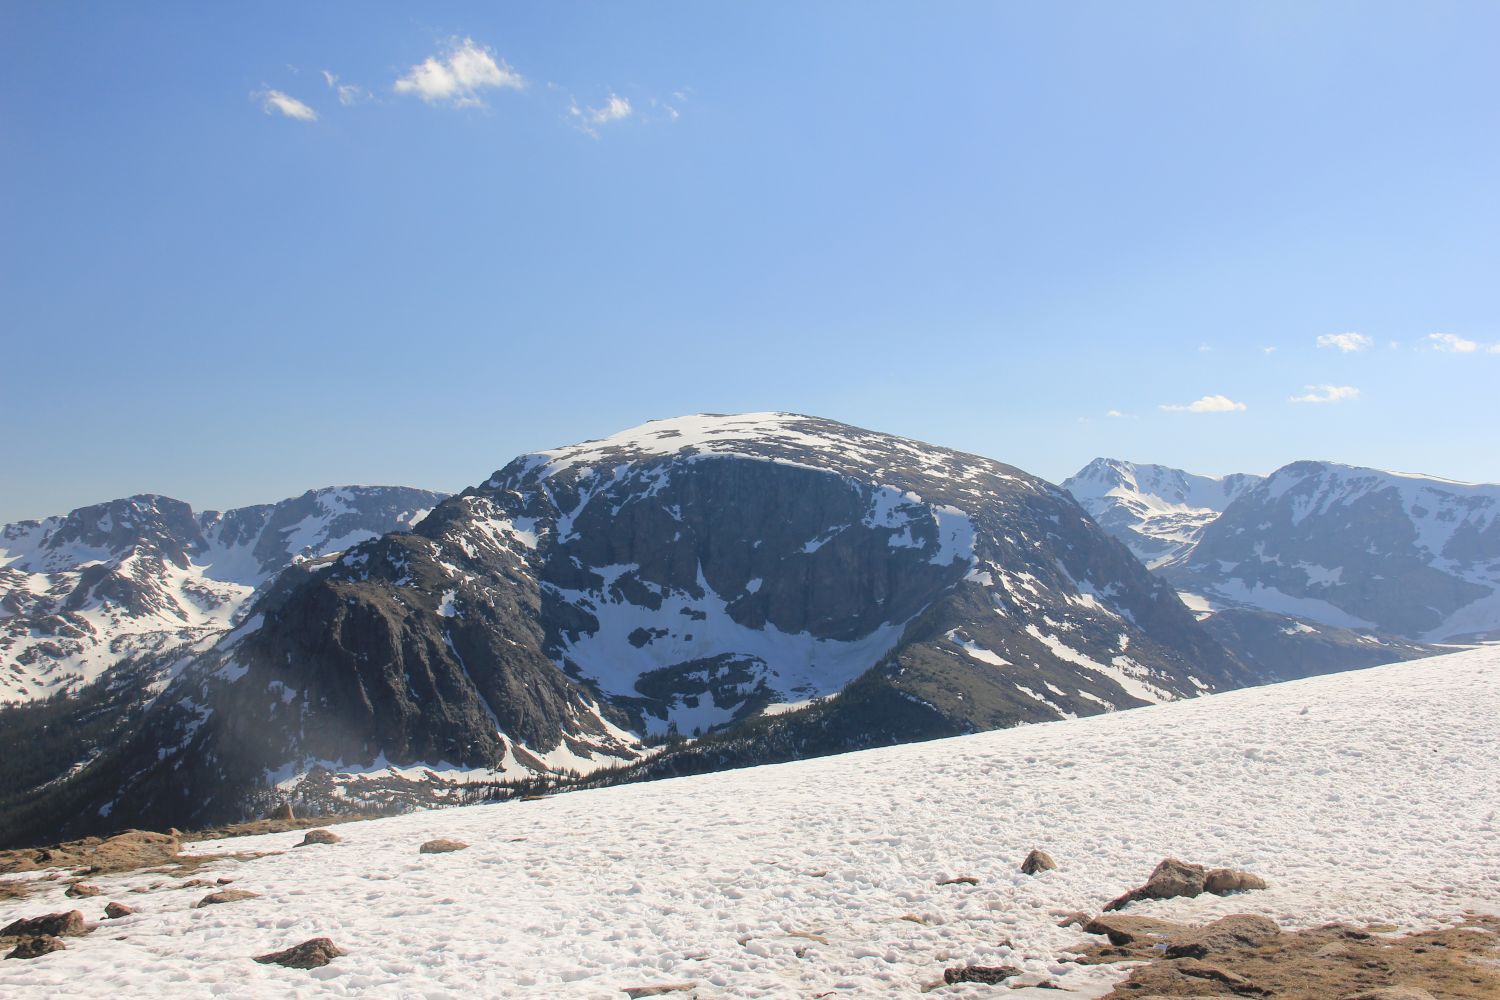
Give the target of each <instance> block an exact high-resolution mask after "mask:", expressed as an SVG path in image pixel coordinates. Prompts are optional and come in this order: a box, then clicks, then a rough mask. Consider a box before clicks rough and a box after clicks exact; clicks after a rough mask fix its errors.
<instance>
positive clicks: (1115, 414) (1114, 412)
mask: <svg viewBox="0 0 1500 1000" xmlns="http://www.w3.org/2000/svg"><path fill="white" fill-rule="evenodd" d="M1104 415H1105V416H1106V417H1113V418H1116V419H1118V418H1120V417H1123V416H1125V414H1123V413H1121V412H1120V411H1119V410H1107V411H1106V412H1105V414H1104Z"/></svg>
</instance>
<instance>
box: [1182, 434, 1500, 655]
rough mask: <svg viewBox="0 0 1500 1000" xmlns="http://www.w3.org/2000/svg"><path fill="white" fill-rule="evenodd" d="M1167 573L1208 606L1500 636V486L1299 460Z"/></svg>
mask: <svg viewBox="0 0 1500 1000" xmlns="http://www.w3.org/2000/svg"><path fill="white" fill-rule="evenodd" d="M1164 573H1165V575H1166V576H1167V578H1168V579H1170V580H1171V581H1172V582H1173V584H1174V585H1176V586H1177V587H1178V588H1179V589H1180V590H1183V591H1185V592H1188V593H1189V594H1192V595H1198V596H1197V597H1195V598H1194V600H1199V599H1201V600H1202V601H1203V602H1205V604H1206V606H1209V607H1253V608H1258V609H1260V610H1263V611H1269V612H1275V613H1279V614H1285V615H1292V616H1296V617H1299V618H1303V619H1308V620H1311V621H1314V622H1321V623H1325V624H1327V625H1333V626H1338V627H1342V628H1349V629H1357V630H1373V631H1378V632H1384V633H1389V634H1393V635H1397V636H1403V637H1405V638H1407V639H1411V640H1416V641H1422V642H1454V641H1463V640H1478V639H1485V638H1495V637H1500V486H1497V485H1475V484H1470V483H1458V482H1452V481H1449V480H1445V479H1437V478H1433V477H1428V476H1416V475H1409V474H1405V473H1396V472H1382V471H1380V470H1378V469H1363V468H1357V467H1353V466H1347V465H1338V464H1335V463H1333V462H1294V463H1292V464H1291V465H1288V466H1286V467H1284V468H1281V469H1278V470H1277V471H1276V472H1274V473H1272V475H1271V476H1269V477H1268V478H1267V479H1265V480H1264V481H1262V482H1259V483H1256V484H1255V485H1254V486H1252V487H1251V488H1250V489H1248V490H1246V491H1245V492H1244V493H1243V494H1241V495H1240V496H1239V498H1238V499H1236V500H1235V501H1234V502H1233V503H1231V504H1230V505H1229V506H1228V507H1226V508H1225V510H1224V512H1223V514H1222V515H1220V516H1219V517H1218V518H1217V519H1216V520H1214V521H1213V522H1212V523H1211V524H1209V525H1208V526H1207V527H1205V528H1204V529H1203V533H1202V536H1201V538H1200V539H1199V541H1198V543H1197V544H1196V545H1195V546H1194V547H1193V549H1192V551H1191V552H1190V553H1188V554H1187V555H1186V556H1185V557H1182V558H1180V559H1179V560H1178V561H1177V562H1176V563H1175V564H1173V565H1172V566H1170V567H1167V568H1165V570H1164Z"/></svg>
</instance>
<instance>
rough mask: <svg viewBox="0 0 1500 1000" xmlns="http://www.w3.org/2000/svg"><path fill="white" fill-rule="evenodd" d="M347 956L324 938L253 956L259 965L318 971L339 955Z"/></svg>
mask: <svg viewBox="0 0 1500 1000" xmlns="http://www.w3.org/2000/svg"><path fill="white" fill-rule="evenodd" d="M347 954H349V953H348V952H347V951H345V950H344V949H342V948H340V947H339V946H338V945H336V944H334V943H333V942H332V941H331V940H329V939H328V938H326V937H318V938H312V939H311V940H309V941H303V942H302V943H301V944H298V945H293V946H292V947H290V948H287V949H284V950H282V951H273V952H269V953H267V954H265V955H257V956H255V960H256V961H257V962H259V963H260V964H261V965H283V966H285V967H287V968H288V969H320V968H322V967H323V966H325V965H327V964H328V963H329V962H332V961H333V960H334V959H335V958H338V957H339V956H341V955H347Z"/></svg>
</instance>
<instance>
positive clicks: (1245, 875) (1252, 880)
mask: <svg viewBox="0 0 1500 1000" xmlns="http://www.w3.org/2000/svg"><path fill="white" fill-rule="evenodd" d="M1265 887H1266V880H1265V879H1263V878H1261V877H1260V876H1259V875H1252V874H1250V873H1249V872H1241V871H1235V870H1234V869H1232V868H1215V869H1214V870H1213V871H1211V872H1209V873H1208V874H1207V875H1206V876H1204V879H1203V891H1204V892H1211V893H1213V894H1214V895H1215V896H1227V895H1229V894H1230V893H1231V892H1248V891H1249V890H1251V889H1264V888H1265Z"/></svg>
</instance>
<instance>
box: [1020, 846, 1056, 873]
mask: <svg viewBox="0 0 1500 1000" xmlns="http://www.w3.org/2000/svg"><path fill="white" fill-rule="evenodd" d="M1056 867H1057V862H1056V861H1053V860H1052V855H1050V854H1048V853H1047V852H1046V851H1038V850H1032V852H1031V853H1030V854H1028V855H1026V860H1025V861H1022V862H1021V874H1023V875H1035V874H1037V873H1038V872H1050V871H1052V870H1053V869H1054V868H1056Z"/></svg>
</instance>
